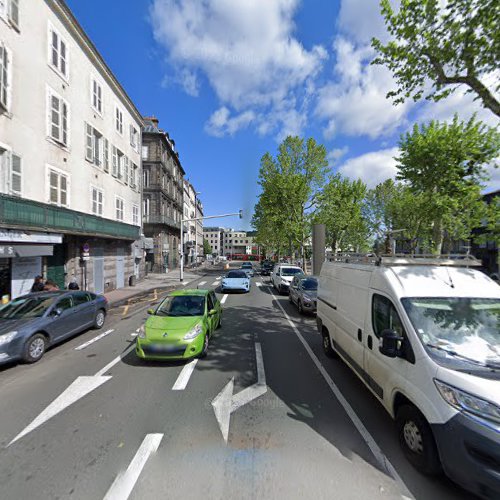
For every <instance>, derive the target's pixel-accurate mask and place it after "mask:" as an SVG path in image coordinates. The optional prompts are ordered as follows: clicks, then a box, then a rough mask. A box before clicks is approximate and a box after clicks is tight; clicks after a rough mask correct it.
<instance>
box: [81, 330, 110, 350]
mask: <svg viewBox="0 0 500 500" xmlns="http://www.w3.org/2000/svg"><path fill="white" fill-rule="evenodd" d="M113 332H114V330H113V329H112V330H108V331H107V332H104V333H101V334H100V335H98V336H97V337H94V338H93V339H90V340H89V341H88V342H85V343H83V344H82V345H79V346H78V347H75V351H81V350H82V349H85V348H86V347H88V346H89V345H91V344H93V343H94V342H97V341H98V340H101V339H102V338H104V337H106V335H109V334H110V333H113Z"/></svg>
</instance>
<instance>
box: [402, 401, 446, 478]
mask: <svg viewBox="0 0 500 500" xmlns="http://www.w3.org/2000/svg"><path fill="white" fill-rule="evenodd" d="M396 426H397V429H398V435H399V444H400V445H401V448H402V449H403V452H404V454H405V456H406V458H407V459H408V461H409V462H410V463H411V464H412V465H413V466H414V467H415V468H416V469H417V470H419V471H420V472H422V473H423V474H426V475H428V476H436V475H439V474H440V473H441V471H442V469H441V463H440V461H439V455H438V451H437V447H436V443H435V441H434V436H433V434H432V430H431V428H430V426H429V424H428V423H427V420H426V419H425V417H424V416H423V415H422V413H420V411H419V410H417V408H416V407H415V406H413V405H404V406H402V407H401V408H400V409H399V410H398V412H397V415H396Z"/></svg>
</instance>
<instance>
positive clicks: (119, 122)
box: [115, 106, 123, 135]
mask: <svg viewBox="0 0 500 500" xmlns="http://www.w3.org/2000/svg"><path fill="white" fill-rule="evenodd" d="M115 128H116V131H117V132H118V133H119V134H120V135H123V112H122V110H121V109H120V108H119V107H118V106H115Z"/></svg>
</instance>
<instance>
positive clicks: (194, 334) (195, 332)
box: [183, 323, 203, 340]
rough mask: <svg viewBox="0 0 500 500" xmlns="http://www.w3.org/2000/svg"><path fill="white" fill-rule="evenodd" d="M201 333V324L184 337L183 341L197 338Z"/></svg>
mask: <svg viewBox="0 0 500 500" xmlns="http://www.w3.org/2000/svg"><path fill="white" fill-rule="evenodd" d="M201 332H203V326H202V324H201V323H198V324H197V325H196V326H195V327H194V328H193V329H192V330H191V331H190V332H188V333H186V335H184V337H183V338H184V340H191V339H194V338H195V337H197V336H198V335H199V334H200V333H201Z"/></svg>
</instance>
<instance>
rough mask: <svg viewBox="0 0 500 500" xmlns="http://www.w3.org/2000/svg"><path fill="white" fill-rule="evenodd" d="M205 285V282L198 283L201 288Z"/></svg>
mask: <svg viewBox="0 0 500 500" xmlns="http://www.w3.org/2000/svg"><path fill="white" fill-rule="evenodd" d="M206 283H207V282H206V281H200V284H199V286H203V285H205V284H206Z"/></svg>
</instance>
